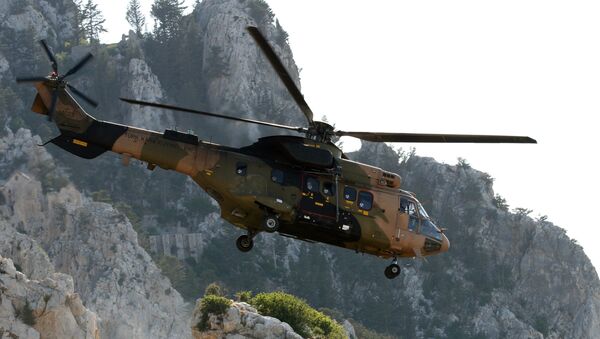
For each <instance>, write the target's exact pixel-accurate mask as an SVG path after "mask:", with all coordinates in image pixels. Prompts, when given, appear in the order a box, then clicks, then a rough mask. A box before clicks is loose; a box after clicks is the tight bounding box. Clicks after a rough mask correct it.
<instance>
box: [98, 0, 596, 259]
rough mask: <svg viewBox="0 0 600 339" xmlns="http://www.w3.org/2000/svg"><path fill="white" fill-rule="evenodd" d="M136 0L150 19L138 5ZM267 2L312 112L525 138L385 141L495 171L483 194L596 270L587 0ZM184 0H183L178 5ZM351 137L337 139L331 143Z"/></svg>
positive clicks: (592, 55) (118, 9)
mask: <svg viewBox="0 0 600 339" xmlns="http://www.w3.org/2000/svg"><path fill="white" fill-rule="evenodd" d="M97 2H98V3H99V5H100V8H101V10H102V11H103V13H104V15H105V17H106V18H107V23H106V28H107V29H108V30H109V32H108V33H106V34H104V35H103V36H102V40H103V42H106V43H108V42H117V41H119V40H120V39H121V35H122V34H125V33H127V31H128V30H129V25H128V24H127V22H126V21H125V11H126V9H125V8H126V5H127V1H123V2H113V1H111V2H109V1H101V0H97ZM141 2H142V5H143V7H144V10H145V12H146V13H147V14H146V16H147V22H148V25H147V26H148V27H149V28H151V27H152V26H153V25H152V20H151V17H150V15H149V10H150V5H151V3H152V1H151V0H141ZM267 2H268V3H269V4H270V5H271V7H272V9H273V11H274V13H275V14H276V16H277V18H278V19H279V21H280V23H281V25H282V26H283V27H284V29H285V30H286V31H287V32H288V33H289V36H290V37H289V41H290V44H291V47H292V50H293V52H294V57H295V60H296V63H297V65H298V66H299V67H300V68H301V69H302V72H301V79H302V91H303V93H304V96H305V98H306V100H307V102H308V103H309V105H310V106H311V108H312V109H313V111H315V112H316V113H317V118H318V116H319V114H321V115H326V116H327V118H328V120H329V121H332V122H334V123H336V127H338V128H340V129H344V130H370V131H382V132H392V131H396V132H422V133H477V134H515V135H528V136H531V137H533V138H534V139H537V140H538V143H539V144H538V145H440V144H435V145H409V144H402V145H394V147H400V146H401V147H403V148H405V149H408V148H410V147H413V146H414V147H416V149H417V154H418V155H420V156H431V157H434V158H436V159H437V160H439V161H442V162H446V163H449V164H455V163H456V159H457V158H458V157H463V158H466V159H467V161H468V162H469V163H470V164H471V165H472V166H473V167H474V168H476V169H478V170H481V171H484V172H487V173H489V174H490V175H491V176H492V177H494V178H495V179H496V181H495V184H494V189H495V192H496V193H499V194H500V195H502V196H503V197H505V198H506V199H507V200H508V203H509V204H510V206H511V208H514V207H526V208H530V209H533V210H534V212H533V213H532V214H531V216H532V217H538V216H540V215H547V216H548V217H549V221H551V222H553V223H555V224H557V225H558V226H560V227H563V228H565V229H567V231H568V234H569V236H571V237H572V238H574V239H576V240H577V241H578V242H579V243H580V244H581V245H582V246H583V247H584V249H585V251H586V253H587V255H588V256H589V257H590V259H591V260H592V262H593V263H594V266H595V267H599V265H600V248H598V247H597V246H594V245H595V238H596V237H597V236H598V235H600V232H599V231H598V230H597V229H598V226H599V225H598V222H597V220H598V219H597V217H596V216H595V212H596V208H597V203H598V202H599V201H598V200H599V199H598V198H597V197H596V196H595V192H597V191H600V179H598V175H597V171H598V165H599V160H598V155H597V154H598V153H596V148H597V146H598V141H596V129H597V128H598V123H597V120H596V117H597V116H598V113H599V112H600V96H599V93H600V62H599V60H600V44H598V39H599V35H600V33H599V32H600V21H598V19H597V13H599V12H600V11H599V10H600V3H598V2H595V1H569V2H567V1H527V0H525V1H523V0H520V1H512V0H509V1H502V2H481V1H464V0H463V1H460V0H459V1H453V2H451V3H448V2H446V1H427V2H392V1H383V0H376V1H369V2H368V5H366V3H365V2H364V1H341V0H329V1H317V0H304V1H289V0H288V1H285V0H267ZM193 3H194V1H189V0H188V1H187V2H186V4H188V6H189V9H191V6H192V5H193ZM189 9H188V11H189ZM240 113H243V112H240ZM359 145H360V143H359V142H357V141H356V140H352V139H351V138H349V139H347V140H344V150H345V151H351V150H353V149H356V148H357V147H359ZM407 189H410V187H407ZM451 231H452V230H449V234H450V236H451ZM548 246H552V244H548Z"/></svg>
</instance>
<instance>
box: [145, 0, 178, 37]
mask: <svg viewBox="0 0 600 339" xmlns="http://www.w3.org/2000/svg"><path fill="white" fill-rule="evenodd" d="M183 4H184V0H154V3H153V4H152V11H151V12H150V13H151V14H152V16H153V17H155V18H156V21H157V22H156V23H155V26H154V35H155V37H156V39H157V40H158V41H159V42H165V41H167V40H170V39H171V38H173V37H175V36H177V34H178V33H179V31H180V28H181V22H182V20H181V19H182V18H183V11H184V10H185V9H186V6H183Z"/></svg>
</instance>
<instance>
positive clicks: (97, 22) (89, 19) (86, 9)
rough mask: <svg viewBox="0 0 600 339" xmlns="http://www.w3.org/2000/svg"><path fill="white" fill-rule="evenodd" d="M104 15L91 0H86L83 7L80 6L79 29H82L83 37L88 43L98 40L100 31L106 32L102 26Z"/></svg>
mask: <svg viewBox="0 0 600 339" xmlns="http://www.w3.org/2000/svg"><path fill="white" fill-rule="evenodd" d="M104 22H106V19H104V16H103V15H102V12H101V11H100V10H99V9H98V5H97V4H95V3H94V2H93V1H92V0H88V1H87V2H86V3H85V5H83V8H81V29H82V31H83V35H84V38H85V39H87V40H88V41H89V43H91V44H93V43H98V42H100V33H102V32H106V29H105V28H104Z"/></svg>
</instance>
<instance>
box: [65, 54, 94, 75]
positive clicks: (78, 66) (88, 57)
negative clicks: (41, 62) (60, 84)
mask: <svg viewBox="0 0 600 339" xmlns="http://www.w3.org/2000/svg"><path fill="white" fill-rule="evenodd" d="M93 57H94V56H93V55H92V53H88V54H87V55H86V56H84V57H83V58H82V59H81V60H79V62H78V63H77V64H75V66H73V67H71V69H70V70H68V71H67V73H65V75H63V76H62V79H65V78H66V77H68V76H69V75H72V74H74V73H75V72H77V71H78V70H79V69H81V67H83V66H84V65H85V64H87V63H88V61H90V60H91V59H92V58H93Z"/></svg>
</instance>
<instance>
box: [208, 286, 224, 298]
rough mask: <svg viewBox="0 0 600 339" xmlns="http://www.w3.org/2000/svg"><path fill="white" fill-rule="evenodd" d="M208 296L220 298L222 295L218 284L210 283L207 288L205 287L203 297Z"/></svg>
mask: <svg viewBox="0 0 600 339" xmlns="http://www.w3.org/2000/svg"><path fill="white" fill-rule="evenodd" d="M208 295H216V296H217V297H222V296H223V295H224V293H223V289H222V288H221V286H219V284H217V283H211V284H209V285H208V286H206V289H205V290H204V296H208Z"/></svg>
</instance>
